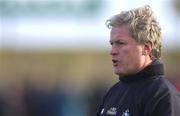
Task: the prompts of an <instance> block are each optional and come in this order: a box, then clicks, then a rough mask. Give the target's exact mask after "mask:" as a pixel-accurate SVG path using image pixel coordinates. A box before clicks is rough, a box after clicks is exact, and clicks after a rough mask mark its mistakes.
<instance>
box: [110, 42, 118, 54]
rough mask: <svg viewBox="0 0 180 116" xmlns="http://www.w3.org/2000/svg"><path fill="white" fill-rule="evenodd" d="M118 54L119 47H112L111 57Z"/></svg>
mask: <svg viewBox="0 0 180 116" xmlns="http://www.w3.org/2000/svg"><path fill="white" fill-rule="evenodd" d="M117 53H118V50H117V47H116V46H115V45H112V46H111V51H110V55H112V56H114V55H117Z"/></svg>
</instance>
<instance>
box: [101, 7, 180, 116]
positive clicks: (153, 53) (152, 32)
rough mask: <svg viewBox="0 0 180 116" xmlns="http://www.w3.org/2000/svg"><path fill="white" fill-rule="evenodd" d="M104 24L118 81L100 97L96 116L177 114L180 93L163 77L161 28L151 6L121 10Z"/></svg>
mask: <svg viewBox="0 0 180 116" xmlns="http://www.w3.org/2000/svg"><path fill="white" fill-rule="evenodd" d="M107 26H108V27H109V28H111V36H110V44H111V46H112V49H111V53H110V54H111V56H112V62H113V67H114V73H115V74H117V75H118V76H119V79H120V81H119V82H118V83H117V84H115V85H114V86H113V87H112V88H111V89H110V90H109V92H108V93H107V94H106V96H105V97H104V99H103V103H102V104H101V106H100V110H99V112H98V116H110V115H111V116H179V115H180V110H179V109H180V94H179V93H178V91H177V90H176V89H175V88H174V86H173V85H172V84H171V83H170V82H169V81H168V80H167V79H166V78H165V76H164V68H163V64H162V63H161V61H160V57H161V46H162V45H161V29H160V27H159V24H158V22H157V21H156V19H155V18H154V16H153V12H152V10H151V7H150V6H148V5H146V6H144V7H142V8H137V9H134V10H130V11H124V12H121V13H120V14H117V15H115V16H113V17H112V18H111V19H109V20H107Z"/></svg>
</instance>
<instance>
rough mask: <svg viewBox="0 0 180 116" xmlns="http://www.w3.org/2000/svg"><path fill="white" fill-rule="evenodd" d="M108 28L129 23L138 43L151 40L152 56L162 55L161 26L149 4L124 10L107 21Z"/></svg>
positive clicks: (131, 32)
mask: <svg viewBox="0 0 180 116" xmlns="http://www.w3.org/2000/svg"><path fill="white" fill-rule="evenodd" d="M106 25H107V27H108V28H111V27H118V26H121V25H127V26H128V28H129V31H130V34H131V36H132V37H133V38H134V39H135V40H136V41H137V42H138V43H142V44H143V43H145V42H151V43H152V44H153V50H152V52H151V54H150V56H151V58H160V57H161V44H162V43H161V28H160V26H159V23H158V22H157V21H156V19H155V17H154V16H153V11H152V10H151V7H150V6H149V5H145V6H144V7H140V8H137V9H133V10H129V11H122V12H121V13H120V14H117V15H114V16H113V17H111V18H110V19H108V20H107V21H106Z"/></svg>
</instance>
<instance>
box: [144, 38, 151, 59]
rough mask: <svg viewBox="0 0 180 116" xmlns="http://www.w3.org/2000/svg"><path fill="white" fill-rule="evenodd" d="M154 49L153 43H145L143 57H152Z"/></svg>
mask: <svg viewBox="0 0 180 116" xmlns="http://www.w3.org/2000/svg"><path fill="white" fill-rule="evenodd" d="M152 49H153V43H152V42H150V41H148V42H145V43H144V47H143V55H148V56H150V55H151V52H152Z"/></svg>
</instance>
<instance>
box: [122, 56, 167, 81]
mask: <svg viewBox="0 0 180 116" xmlns="http://www.w3.org/2000/svg"><path fill="white" fill-rule="evenodd" d="M159 75H164V66H163V64H162V63H161V62H160V61H159V60H158V59H155V60H153V62H152V63H151V64H150V65H148V66H147V67H145V68H144V69H143V70H142V71H140V72H138V73H137V74H133V75H127V76H124V77H119V80H120V81H122V82H133V81H137V80H142V79H146V78H153V77H155V76H159Z"/></svg>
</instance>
